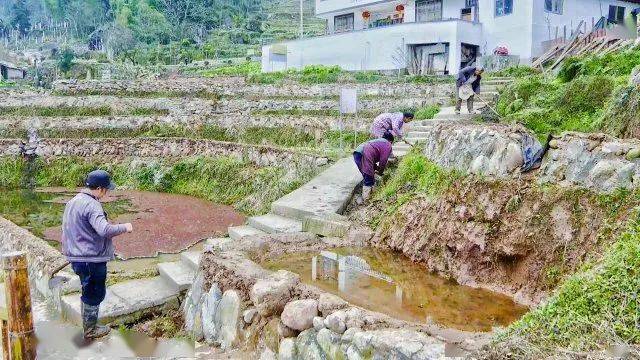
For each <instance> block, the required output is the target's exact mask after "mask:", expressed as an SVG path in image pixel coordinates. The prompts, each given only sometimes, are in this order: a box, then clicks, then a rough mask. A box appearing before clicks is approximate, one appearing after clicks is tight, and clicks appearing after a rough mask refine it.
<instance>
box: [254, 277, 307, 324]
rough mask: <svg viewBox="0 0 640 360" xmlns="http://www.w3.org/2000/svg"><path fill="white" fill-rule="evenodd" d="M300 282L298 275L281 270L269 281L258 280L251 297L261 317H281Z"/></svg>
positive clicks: (268, 279)
mask: <svg viewBox="0 0 640 360" xmlns="http://www.w3.org/2000/svg"><path fill="white" fill-rule="evenodd" d="M299 282H300V278H299V276H298V275H296V274H294V273H292V272H289V271H285V270H280V271H278V272H276V273H275V274H273V275H272V276H271V277H269V278H267V279H263V280H258V281H257V282H256V283H255V284H254V285H253V287H252V288H251V292H250V294H249V297H250V299H251V301H252V302H253V304H254V305H255V307H256V309H257V310H258V313H260V315H261V316H263V317H268V316H272V315H279V314H280V313H282V310H284V306H285V305H286V304H287V303H288V302H289V300H291V294H292V292H293V290H294V289H295V287H296V285H298V283H299Z"/></svg>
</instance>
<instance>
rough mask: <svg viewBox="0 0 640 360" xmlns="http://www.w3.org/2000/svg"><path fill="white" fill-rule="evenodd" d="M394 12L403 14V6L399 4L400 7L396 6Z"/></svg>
mask: <svg viewBox="0 0 640 360" xmlns="http://www.w3.org/2000/svg"><path fill="white" fill-rule="evenodd" d="M396 11H397V12H403V11H404V5H402V4H401V5H398V6H396Z"/></svg>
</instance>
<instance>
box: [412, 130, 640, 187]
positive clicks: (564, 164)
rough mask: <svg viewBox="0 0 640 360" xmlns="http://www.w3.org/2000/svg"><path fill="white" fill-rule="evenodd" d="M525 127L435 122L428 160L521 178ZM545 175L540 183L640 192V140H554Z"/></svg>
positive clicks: (578, 136)
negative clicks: (639, 189) (638, 190)
mask: <svg viewBox="0 0 640 360" xmlns="http://www.w3.org/2000/svg"><path fill="white" fill-rule="evenodd" d="M526 131H527V130H526V129H524V128H522V127H519V126H507V125H487V124H474V123H459V122H456V123H454V122H434V123H433V124H431V125H427V126H425V127H423V130H421V132H422V134H421V135H420V136H421V137H426V138H427V140H426V142H425V144H424V149H423V153H424V155H425V156H426V157H427V158H429V159H430V160H432V161H433V162H435V163H436V164H438V165H441V166H443V167H445V168H453V169H457V170H460V171H463V172H465V173H472V174H478V175H487V176H493V177H498V178H508V177H512V176H514V177H517V176H520V171H519V168H520V167H521V166H522V163H523V158H522V151H521V148H520V143H521V138H522V135H521V132H526ZM550 145H551V149H550V150H549V152H548V153H547V155H546V156H545V158H544V159H543V162H542V166H541V168H540V170H539V171H535V172H532V174H535V175H536V176H537V177H538V179H539V181H540V182H543V183H557V184H559V185H563V186H579V187H585V188H588V189H590V190H594V191H596V192H610V191H613V190H615V189H618V188H622V189H635V188H638V187H640V141H639V140H635V139H617V138H613V137H611V136H607V135H604V134H583V133H573V132H569V133H564V134H562V135H560V136H557V137H556V138H554V139H553V140H552V141H551V143H550Z"/></svg>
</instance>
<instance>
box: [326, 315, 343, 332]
mask: <svg viewBox="0 0 640 360" xmlns="http://www.w3.org/2000/svg"><path fill="white" fill-rule="evenodd" d="M324 325H325V326H326V327H327V328H329V329H330V330H331V331H333V332H335V333H338V334H342V333H344V332H345V330H347V314H346V313H345V312H344V311H336V312H334V313H333V314H331V315H329V316H327V317H326V318H325V319H324Z"/></svg>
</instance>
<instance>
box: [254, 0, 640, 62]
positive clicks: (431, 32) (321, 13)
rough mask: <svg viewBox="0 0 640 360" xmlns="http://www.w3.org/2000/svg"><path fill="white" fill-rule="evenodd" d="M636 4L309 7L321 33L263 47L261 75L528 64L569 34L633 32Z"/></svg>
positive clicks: (436, 1)
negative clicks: (482, 59)
mask: <svg viewBox="0 0 640 360" xmlns="http://www.w3.org/2000/svg"><path fill="white" fill-rule="evenodd" d="M638 7H640V0H627V1H621V0H403V1H389V0H386V1H385V0H351V1H344V0H316V16H317V17H320V18H322V19H325V20H326V24H327V25H326V28H327V34H326V35H324V36H319V37H312V38H304V39H300V40H294V41H287V42H282V43H278V44H270V45H265V46H263V49H262V70H263V71H265V72H272V71H281V70H285V69H300V68H303V67H304V66H307V65H337V66H340V67H341V68H342V69H345V70H398V69H409V70H410V71H411V70H413V71H412V72H413V73H433V74H455V73H457V72H458V70H459V69H461V68H462V67H465V66H467V65H469V64H474V63H475V62H476V60H477V58H478V57H479V56H483V55H488V56H494V55H495V56H503V57H507V56H509V57H511V58H512V59H513V60H515V63H523V64H527V63H531V62H532V60H534V59H535V58H536V57H539V56H541V55H542V54H544V52H545V50H547V49H548V48H549V47H550V46H551V45H552V44H553V43H555V42H557V41H566V40H567V39H569V38H571V36H572V35H573V34H574V33H575V32H577V31H582V32H589V31H591V30H592V29H597V28H598V27H601V28H603V29H612V28H615V27H616V26H617V24H618V25H620V26H622V25H623V24H624V23H625V22H627V20H629V22H630V23H631V25H630V28H632V29H633V31H632V32H631V33H629V34H628V36H630V37H635V36H636V34H635V24H634V21H635V19H636V17H637V15H635V14H637V10H636V9H637V8H638Z"/></svg>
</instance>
